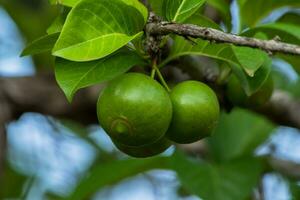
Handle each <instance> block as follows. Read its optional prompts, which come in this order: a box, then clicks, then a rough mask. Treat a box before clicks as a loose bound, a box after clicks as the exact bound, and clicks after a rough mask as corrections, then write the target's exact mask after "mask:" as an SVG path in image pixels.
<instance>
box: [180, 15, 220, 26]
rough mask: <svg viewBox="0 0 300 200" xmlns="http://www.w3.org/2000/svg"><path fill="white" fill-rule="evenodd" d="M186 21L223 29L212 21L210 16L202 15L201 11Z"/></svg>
mask: <svg viewBox="0 0 300 200" xmlns="http://www.w3.org/2000/svg"><path fill="white" fill-rule="evenodd" d="M185 23H188V24H197V25H199V26H202V27H209V28H214V29H217V30H221V28H220V26H219V25H218V24H216V23H215V22H214V21H212V20H211V19H210V18H208V17H206V16H204V15H201V14H200V13H195V14H193V15H192V16H191V17H190V18H188V19H187V20H186V21H185Z"/></svg>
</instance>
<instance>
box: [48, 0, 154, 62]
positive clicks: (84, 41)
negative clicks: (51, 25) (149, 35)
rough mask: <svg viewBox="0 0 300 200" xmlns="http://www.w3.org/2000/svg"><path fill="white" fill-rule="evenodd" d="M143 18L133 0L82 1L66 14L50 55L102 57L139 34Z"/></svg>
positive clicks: (82, 58) (144, 14)
mask: <svg viewBox="0 0 300 200" xmlns="http://www.w3.org/2000/svg"><path fill="white" fill-rule="evenodd" d="M147 15H148V13H147V9H146V8H145V7H144V6H143V5H142V4H141V3H139V2H138V1H137V0H126V1H125V0H100V1H99V0H82V1H80V2H79V3H78V4H76V6H75V7H74V8H73V9H72V10H71V12H70V14H69V15H68V17H67V19H66V22H65V25H64V27H63V29H62V32H61V35H60V37H59V39H58V41H57V43H56V44H55V47H54V49H53V55H55V56H58V57H62V58H65V59H68V60H72V61H91V60H96V59H99V58H103V57H105V56H107V55H109V54H111V53H113V52H115V51H116V50H118V49H120V48H121V47H123V46H124V45H126V44H127V43H128V42H130V41H131V40H133V39H135V38H137V37H139V36H140V35H142V34H143V32H142V30H143V28H144V25H145V23H146V20H147Z"/></svg>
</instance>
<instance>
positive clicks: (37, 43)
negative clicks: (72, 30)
mask: <svg viewBox="0 0 300 200" xmlns="http://www.w3.org/2000/svg"><path fill="white" fill-rule="evenodd" d="M58 37H59V33H53V34H50V35H45V36H43V37H41V38H38V39H37V40H34V41H33V42H32V43H30V44H29V45H28V46H27V47H26V48H25V49H24V50H23V52H22V53H21V56H27V55H34V54H39V53H44V52H47V51H51V50H52V49H53V47H54V44H55V42H56V41H57V39H58Z"/></svg>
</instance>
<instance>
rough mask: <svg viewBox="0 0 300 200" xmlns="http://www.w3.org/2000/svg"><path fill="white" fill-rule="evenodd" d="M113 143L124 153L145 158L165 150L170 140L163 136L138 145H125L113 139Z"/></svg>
mask: <svg viewBox="0 0 300 200" xmlns="http://www.w3.org/2000/svg"><path fill="white" fill-rule="evenodd" d="M113 143H114V144H115V146H116V147H117V148H118V149H119V150H120V151H122V152H123V153H126V154H127V155H129V156H132V157H136V158H146V157H151V156H155V155H158V154H160V153H162V152H164V151H165V150H167V149H168V148H169V147H170V146H171V141H169V140H168V139H166V138H165V137H163V138H161V139H159V140H157V141H155V142H154V143H151V144H147V145H144V146H140V147H134V146H126V145H123V144H122V143H119V142H117V141H113Z"/></svg>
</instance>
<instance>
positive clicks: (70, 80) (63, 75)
mask: <svg viewBox="0 0 300 200" xmlns="http://www.w3.org/2000/svg"><path fill="white" fill-rule="evenodd" d="M143 63H144V61H143V60H142V58H141V57H140V56H138V55H137V54H136V53H135V52H132V51H130V50H127V49H125V48H124V49H121V50H119V51H117V52H116V53H114V54H112V55H110V56H107V57H105V58H102V59H100V60H96V61H90V62H73V61H68V60H65V59H62V58H57V59H56V66H55V77H56V80H57V82H58V84H59V86H60V87H61V88H62V90H63V91H64V93H65V95H66V97H67V98H68V100H69V101H72V98H73V96H74V94H75V92H76V91H77V90H79V89H81V88H84V87H88V86H91V85H93V84H96V83H101V82H104V81H109V80H111V79H113V78H115V77H116V76H119V75H121V74H123V73H125V72H126V71H128V70H129V69H130V68H131V67H133V66H134V65H138V64H143Z"/></svg>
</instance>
